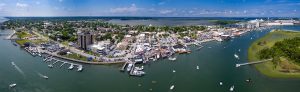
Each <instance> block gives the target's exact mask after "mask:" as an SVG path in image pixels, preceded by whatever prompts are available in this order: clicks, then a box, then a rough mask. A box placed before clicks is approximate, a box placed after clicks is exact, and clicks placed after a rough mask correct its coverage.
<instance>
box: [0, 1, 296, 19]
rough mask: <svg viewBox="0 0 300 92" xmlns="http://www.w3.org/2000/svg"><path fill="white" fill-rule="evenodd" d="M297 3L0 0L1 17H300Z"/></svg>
mask: <svg viewBox="0 0 300 92" xmlns="http://www.w3.org/2000/svg"><path fill="white" fill-rule="evenodd" d="M299 6H300V1H298V0H190V1H189V2H185V1H184V0H151V1H146V0H142V1H141V0H84V1H82V0H21V1H20V0H1V1H0V16H40V17H42V16H148V17H299V16H300V12H299V11H300V7H299Z"/></svg>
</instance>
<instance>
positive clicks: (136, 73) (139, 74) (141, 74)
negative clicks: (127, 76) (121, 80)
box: [131, 70, 146, 76]
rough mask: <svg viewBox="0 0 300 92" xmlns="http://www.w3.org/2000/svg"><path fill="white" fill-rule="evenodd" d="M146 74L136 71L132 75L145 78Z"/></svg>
mask: <svg viewBox="0 0 300 92" xmlns="http://www.w3.org/2000/svg"><path fill="white" fill-rule="evenodd" d="M145 74H146V73H145V72H143V71H137V70H134V71H133V72H132V74H131V75H134V76H143V75H145Z"/></svg>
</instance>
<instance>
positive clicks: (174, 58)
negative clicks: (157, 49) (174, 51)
mask: <svg viewBox="0 0 300 92" xmlns="http://www.w3.org/2000/svg"><path fill="white" fill-rule="evenodd" d="M168 59H169V60H171V61H175V60H176V57H169V58H168Z"/></svg>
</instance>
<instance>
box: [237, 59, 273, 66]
mask: <svg viewBox="0 0 300 92" xmlns="http://www.w3.org/2000/svg"><path fill="white" fill-rule="evenodd" d="M270 60H272V59H265V60H261V61H255V62H247V63H241V64H236V65H235V67H240V66H244V65H252V64H259V63H263V62H267V61H270Z"/></svg>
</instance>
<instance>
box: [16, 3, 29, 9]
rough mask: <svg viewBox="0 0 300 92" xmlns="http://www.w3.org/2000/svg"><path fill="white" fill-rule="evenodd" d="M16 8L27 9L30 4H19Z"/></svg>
mask: <svg viewBox="0 0 300 92" xmlns="http://www.w3.org/2000/svg"><path fill="white" fill-rule="evenodd" d="M16 6H17V7H18V8H26V7H28V4H25V3H17V4H16Z"/></svg>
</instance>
